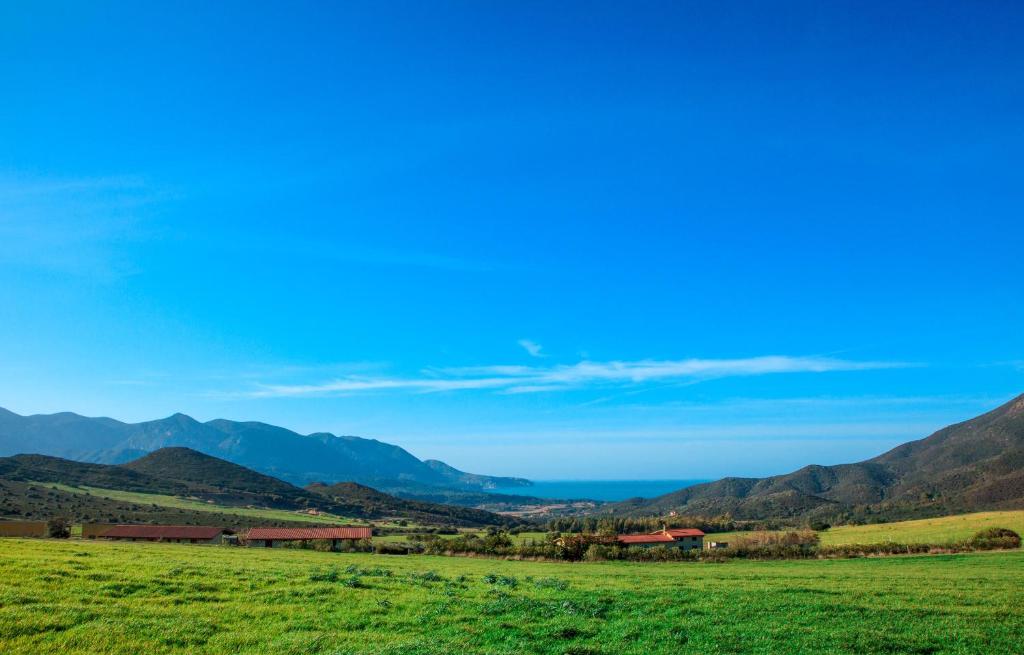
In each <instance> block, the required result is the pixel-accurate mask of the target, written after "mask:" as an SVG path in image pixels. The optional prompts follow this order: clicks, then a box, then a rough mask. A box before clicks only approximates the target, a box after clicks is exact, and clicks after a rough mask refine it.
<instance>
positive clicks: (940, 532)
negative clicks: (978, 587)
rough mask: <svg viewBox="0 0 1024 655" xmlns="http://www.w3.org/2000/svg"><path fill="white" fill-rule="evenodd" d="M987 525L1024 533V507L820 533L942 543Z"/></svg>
mask: <svg viewBox="0 0 1024 655" xmlns="http://www.w3.org/2000/svg"><path fill="white" fill-rule="evenodd" d="M985 528H1009V529H1011V530H1014V531H1016V532H1017V533H1019V534H1022V535H1024V511H1010V512H976V513H974V514H958V515H956V516H943V517H941V518H935V519H921V520H917V521H899V522H896V523H877V524H874V525H843V526H838V527H835V528H830V529H828V530H825V531H824V532H821V533H819V534H820V536H821V543H822V544H827V545H842V544H877V543H882V542H886V541H893V542H896V543H902V544H943V543H951V542H955V541H963V540H965V539H969V538H970V537H971V536H973V535H974V534H975V533H977V532H978V531H979V530H984V529H985ZM744 534H750V533H743V532H726V533H716V534H713V535H709V536H708V537H707V539H708V540H714V541H730V540H736V539H740V538H742V537H743V535H744Z"/></svg>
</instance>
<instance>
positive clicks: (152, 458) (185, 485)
mask: <svg viewBox="0 0 1024 655" xmlns="http://www.w3.org/2000/svg"><path fill="white" fill-rule="evenodd" d="M0 481H3V482H7V483H10V484H13V485H22V486H24V485H26V484H31V483H58V484H62V485H72V486H83V487H96V488H101V489H113V490H123V491H131V492H141V493H149V494H164V495H173V496H181V497H188V498H194V499H198V500H201V501H205V502H210V503H215V504H217V505H218V506H226V507H239V508H243V507H244V508H248V507H261V508H272V509H283V510H291V511H306V510H311V509H315V510H319V511H323V512H329V513H331V514H336V515H339V516H351V517H358V518H363V519H380V518H391V517H394V518H407V519H411V520H414V521H416V522H420V523H430V524H435V525H458V526H473V527H479V526H489V525H507V524H512V523H514V522H515V521H514V519H509V518H507V517H504V516H501V515H498V514H493V513H491V512H485V511H481V510H469V509H466V508H460V507H451V506H447V505H440V504H437V503H424V502H418V501H407V500H403V499H400V498H395V497H393V496H389V495H387V494H384V493H381V492H378V491H375V490H373V489H369V488H367V487H362V486H361V485H355V484H349V485H344V484H343V485H334V486H333V487H332V488H331V489H332V491H331V493H329V494H324V493H316V492H314V491H310V490H306V489H302V488H299V487H296V486H294V485H292V484H289V483H287V482H284V481H282V480H278V479H276V478H273V477H270V476H267V475H263V474H261V473H258V472H256V471H252V470H250V469H247V468H245V467H243V466H239V465H237V464H233V463H231V462H228V461H225V460H222V459H218V458H216V457H211V456H210V455H205V454H203V453H200V452H197V451H195V450H191V449H189V448H164V449H161V450H158V451H156V452H153V453H150V454H148V455H145V456H144V457H141V458H139V459H137V460H134V461H132V462H128V463H125V464H122V465H107V464H91V463H83V462H75V461H71V460H66V459H60V458H55V457H47V456H44V455H18V456H15V457H8V458H0ZM19 488H21V487H19ZM27 498H28V496H26V499H27ZM73 500H74V504H75V506H76V507H79V506H80V505H81V504H82V503H88V502H90V501H88V500H85V499H82V498H75V499H73ZM22 505H23V509H27V508H28V506H29V505H32V503H28V502H27V500H26V503H23V504H22ZM79 509H81V508H79ZM101 509H102V511H107V510H109V509H110V508H109V507H106V506H105V508H97V509H96V511H97V512H99V511H101ZM33 511H34V510H33ZM132 511H136V510H132ZM155 511H156V510H154V512H155ZM160 511H161V512H162V511H163V510H162V509H161V510H160ZM79 513H81V512H79ZM296 520H297V521H301V517H299V516H297V517H296Z"/></svg>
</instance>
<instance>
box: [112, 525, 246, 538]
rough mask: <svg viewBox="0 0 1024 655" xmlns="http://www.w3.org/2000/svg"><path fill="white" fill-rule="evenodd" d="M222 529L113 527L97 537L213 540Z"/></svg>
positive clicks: (198, 527)
mask: <svg viewBox="0 0 1024 655" xmlns="http://www.w3.org/2000/svg"><path fill="white" fill-rule="evenodd" d="M222 532H228V530H225V529H224V528H214V527H210V526H207V525H115V526H113V527H112V528H110V529H109V530H105V531H103V532H102V533H101V534H100V535H99V536H101V537H111V538H117V539H131V538H135V539H213V538H214V537H216V536H217V535H219V534H221V533H222Z"/></svg>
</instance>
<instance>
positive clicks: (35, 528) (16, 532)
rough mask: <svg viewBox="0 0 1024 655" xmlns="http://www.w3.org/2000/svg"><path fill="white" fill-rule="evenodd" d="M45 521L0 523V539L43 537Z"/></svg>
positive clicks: (46, 529)
mask: <svg viewBox="0 0 1024 655" xmlns="http://www.w3.org/2000/svg"><path fill="white" fill-rule="evenodd" d="M47 532H48V528H47V523H46V521H0V537H45V536H46V535H47Z"/></svg>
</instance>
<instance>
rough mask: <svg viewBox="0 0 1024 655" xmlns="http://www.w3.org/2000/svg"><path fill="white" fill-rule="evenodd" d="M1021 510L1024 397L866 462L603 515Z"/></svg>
mask: <svg viewBox="0 0 1024 655" xmlns="http://www.w3.org/2000/svg"><path fill="white" fill-rule="evenodd" d="M1019 507H1024V395H1022V396H1019V397H1017V398H1015V399H1014V400H1011V401H1010V402H1008V403H1006V404H1005V405H1003V406H1001V407H998V408H996V409H994V410H992V411H991V412H988V413H986V414H984V415H982V416H979V417H977V418H974V419H971V420H969V421H965V422H963V423H958V424H956V425H951V426H949V427H947V428H943V429H942V430H939V431H938V432H936V433H935V434H933V435H931V436H929V437H927V438H925V439H920V440H918V441H912V442H910V443H906V444H903V445H902V446H899V447H897V448H894V449H893V450H891V451H889V452H887V453H884V454H882V455H879V456H878V457H875V458H873V459H869V460H867V461H864V462H859V463H856V464H843V465H838V466H817V465H812V466H805V467H804V468H802V469H800V470H798V471H794V472H793V473H789V474H786V475H779V476H773V477H769V478H724V479H722V480H718V481H715V482H710V483H706V484H699V485H696V486H693V487H688V488H686V489H681V490H679V491H675V492H672V493H669V494H665V495H663V496H659V497H657V498H651V499H643V498H637V499H631V500H628V501H624V502H622V503H616V504H613V505H609V506H605V507H604V508H603V511H609V512H611V513H615V514H630V515H651V514H663V513H668V512H676V513H678V514H683V515H687V514H688V515H704V516H711V515H718V514H731V515H732V516H733V517H735V518H738V519H766V518H809V517H815V518H817V517H822V518H827V517H834V518H840V519H842V518H844V517H845V518H850V517H857V516H867V515H871V516H875V517H883V518H898V517H912V516H923V515H939V514H951V513H957V512H968V511H976V510H983V509H1013V508H1019Z"/></svg>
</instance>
